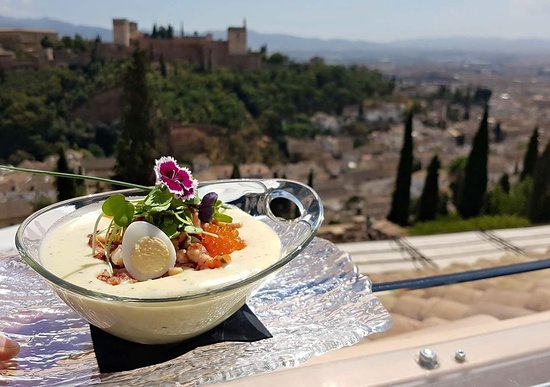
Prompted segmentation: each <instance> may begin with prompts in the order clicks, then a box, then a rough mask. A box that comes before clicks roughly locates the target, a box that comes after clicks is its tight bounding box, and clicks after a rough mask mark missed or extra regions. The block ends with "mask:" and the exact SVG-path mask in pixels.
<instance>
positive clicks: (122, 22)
mask: <svg viewBox="0 0 550 387" xmlns="http://www.w3.org/2000/svg"><path fill="white" fill-rule="evenodd" d="M136 27H137V26H136ZM136 29H137V28H136ZM113 42H114V43H115V44H116V45H119V46H124V47H130V22H129V21H128V19H113Z"/></svg>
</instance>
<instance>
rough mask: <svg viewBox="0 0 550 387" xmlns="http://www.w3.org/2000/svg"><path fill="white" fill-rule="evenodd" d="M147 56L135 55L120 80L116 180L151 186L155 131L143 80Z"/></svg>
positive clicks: (146, 88) (145, 72)
mask: <svg viewBox="0 0 550 387" xmlns="http://www.w3.org/2000/svg"><path fill="white" fill-rule="evenodd" d="M148 65H149V64H148V61H147V58H146V54H145V52H143V51H139V50H138V49H137V50H136V51H134V54H133V56H132V62H131V64H130V66H129V67H128V69H127V71H126V73H125V74H124V76H123V101H124V102H123V116H122V133H121V135H120V138H119V141H118V143H117V147H116V153H117V166H116V177H117V179H120V180H123V181H127V182H130V183H136V184H142V185H150V184H151V183H152V181H153V166H154V161H155V138H156V135H155V129H154V127H153V125H152V118H151V117H152V103H151V96H150V93H149V88H148V86H147V81H146V76H147V70H148Z"/></svg>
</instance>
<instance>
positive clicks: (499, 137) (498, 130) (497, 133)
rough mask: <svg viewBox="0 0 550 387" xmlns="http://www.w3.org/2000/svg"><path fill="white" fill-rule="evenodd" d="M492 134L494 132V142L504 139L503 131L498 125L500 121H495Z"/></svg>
mask: <svg viewBox="0 0 550 387" xmlns="http://www.w3.org/2000/svg"><path fill="white" fill-rule="evenodd" d="M494 134H495V142H497V143H498V142H502V141H503V140H504V131H503V130H502V127H501V126H500V122H497V124H496V125H495V129H494Z"/></svg>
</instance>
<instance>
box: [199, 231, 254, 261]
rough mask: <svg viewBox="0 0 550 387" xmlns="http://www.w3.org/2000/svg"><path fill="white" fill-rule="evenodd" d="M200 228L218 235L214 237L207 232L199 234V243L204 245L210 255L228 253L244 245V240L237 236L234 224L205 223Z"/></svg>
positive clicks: (215, 255) (237, 232)
mask: <svg viewBox="0 0 550 387" xmlns="http://www.w3.org/2000/svg"><path fill="white" fill-rule="evenodd" d="M202 228H203V230H204V231H207V232H209V233H212V234H216V235H217V236H218V237H217V238H216V237H213V236H210V235H207V234H202V235H201V243H202V244H203V245H204V247H206V250H207V251H208V254H209V255H210V256H211V257H217V256H219V255H226V254H230V253H232V252H233V251H236V250H241V249H243V248H244V247H245V246H246V244H245V243H244V241H243V240H242V239H241V238H240V237H239V230H238V229H237V227H236V225H235V224H228V223H217V224H215V223H207V224H205V225H203V227H202Z"/></svg>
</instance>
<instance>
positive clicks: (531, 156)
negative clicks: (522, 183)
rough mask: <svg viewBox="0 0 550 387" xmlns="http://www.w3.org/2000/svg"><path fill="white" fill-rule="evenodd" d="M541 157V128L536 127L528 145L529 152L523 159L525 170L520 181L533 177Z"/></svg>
mask: <svg viewBox="0 0 550 387" xmlns="http://www.w3.org/2000/svg"><path fill="white" fill-rule="evenodd" d="M538 157H539V128H538V127H535V130H533V134H531V138H529V145H527V151H526V152H525V156H524V158H523V170H522V171H521V175H520V177H519V179H520V180H524V179H525V178H526V177H527V176H533V172H534V171H535V164H536V163H537V158H538Z"/></svg>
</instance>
